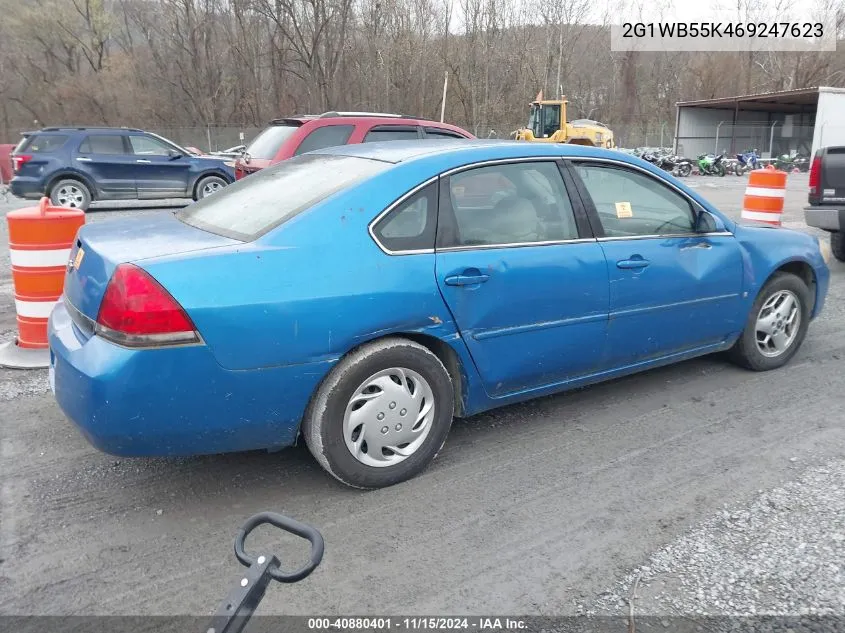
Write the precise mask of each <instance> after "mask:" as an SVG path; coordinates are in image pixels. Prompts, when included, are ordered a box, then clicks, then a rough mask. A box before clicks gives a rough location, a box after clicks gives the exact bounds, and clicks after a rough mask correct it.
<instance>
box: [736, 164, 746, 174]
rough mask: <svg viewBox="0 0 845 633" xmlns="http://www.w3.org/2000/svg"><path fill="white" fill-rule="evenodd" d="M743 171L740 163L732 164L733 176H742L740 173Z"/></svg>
mask: <svg viewBox="0 0 845 633" xmlns="http://www.w3.org/2000/svg"><path fill="white" fill-rule="evenodd" d="M744 173H745V169H744V168H743V166H742V165H740V164H738V163H737V164H736V165H734V175H735V176H742V174H744Z"/></svg>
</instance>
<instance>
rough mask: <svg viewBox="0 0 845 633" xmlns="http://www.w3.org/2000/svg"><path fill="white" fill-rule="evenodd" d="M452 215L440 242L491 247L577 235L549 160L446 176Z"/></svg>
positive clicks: (556, 172) (446, 220) (557, 173)
mask: <svg viewBox="0 0 845 633" xmlns="http://www.w3.org/2000/svg"><path fill="white" fill-rule="evenodd" d="M448 182H449V185H448V187H449V189H448V195H449V202H450V203H451V212H452V217H448V214H447V217H444V218H443V220H444V221H443V223H442V224H443V231H442V239H441V240H440V242H441V243H440V246H442V247H453V248H454V247H464V246H492V245H508V244H527V243H534V242H559V241H566V240H574V239H577V238H578V227H577V224H576V221H575V213H574V210H573V208H572V204H571V202H570V200H569V195H568V193H567V191H566V187H565V186H564V183H563V179H562V178H561V175H560V171H559V170H558V167H557V165H556V164H555V163H553V162H548V163H547V162H534V161H529V162H522V163H510V164H501V165H490V166H485V167H477V168H474V169H469V170H467V171H463V172H459V173H457V174H454V175H452V176H450V177H449V181H448Z"/></svg>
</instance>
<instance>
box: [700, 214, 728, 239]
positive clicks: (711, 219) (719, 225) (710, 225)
mask: <svg viewBox="0 0 845 633" xmlns="http://www.w3.org/2000/svg"><path fill="white" fill-rule="evenodd" d="M724 230H725V223H724V222H722V220H721V219H719V218H718V217H716V216H715V215H713V214H712V213H710V212H709V211H705V210H704V209H699V211H698V213H697V214H696V216H695V232H696V233H721V232H722V231H724Z"/></svg>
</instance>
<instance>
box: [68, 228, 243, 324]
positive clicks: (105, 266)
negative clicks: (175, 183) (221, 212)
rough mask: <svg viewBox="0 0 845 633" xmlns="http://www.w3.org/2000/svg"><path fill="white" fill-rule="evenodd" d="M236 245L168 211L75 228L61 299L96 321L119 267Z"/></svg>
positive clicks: (235, 242) (228, 238)
mask: <svg viewBox="0 0 845 633" xmlns="http://www.w3.org/2000/svg"><path fill="white" fill-rule="evenodd" d="M240 243H241V242H239V241H238V240H235V239H232V238H230V237H224V236H221V235H216V234H214V233H209V232H207V231H203V230H201V229H198V228H196V227H193V226H189V225H187V224H184V223H183V222H180V221H179V220H178V219H177V218H176V217H175V216H174V215H173V214H172V213H168V212H165V213H156V214H154V215H149V216H144V217H139V218H129V219H124V220H117V221H105V222H97V223H95V224H87V225H85V226H83V227H82V228H81V229H80V230H79V233H78V234H77V238H76V242H75V244H74V246H73V248H72V250H71V254H70V260H69V261H68V268H67V273H66V275H65V285H64V294H65V298H66V300H67V301H68V302H69V303H70V304H71V305H72V306H73V308H75V309H76V311H78V312H80V313H81V314H82V315H84V316H85V317H88V318H89V319H92V320H96V319H97V313H98V311H99V308H100V303H101V301H102V299H103V295H104V293H105V291H106V287H107V286H108V283H109V280H110V279H111V276H112V273H113V272H114V269H115V268H116V267H117V266H118V265H119V264H123V263H127V262H130V263H131V262H138V261H141V260H145V259H149V258H151V257H160V256H162V255H173V254H177V253H187V252H191V251H198V250H206V249H210V248H220V247H225V246H232V245H236V244H240ZM73 313H74V311H73V310H72V311H71V314H72V315H73Z"/></svg>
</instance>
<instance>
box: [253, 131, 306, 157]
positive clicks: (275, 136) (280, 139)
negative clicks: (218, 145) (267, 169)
mask: <svg viewBox="0 0 845 633" xmlns="http://www.w3.org/2000/svg"><path fill="white" fill-rule="evenodd" d="M299 128H300V125H299V124H293V123H291V124H285V125H271V126H270V127H268V128H267V129H266V130H264V131H263V132H261V134H259V135H258V136H256V137H255V138H254V139H253V141H252V142H251V143H250V144H249V146H248V147H247V148H246V153H247V154H249V156H250V158H257V159H259V160H273V159H274V158H275V157H276V154H278V153H279V150H280V149H281V147H282V145H283V144H284V142H285V141H286V140H288V139H289V138H290V137H291V136H293V133H294V132H296V131H297V130H298V129H299Z"/></svg>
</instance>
